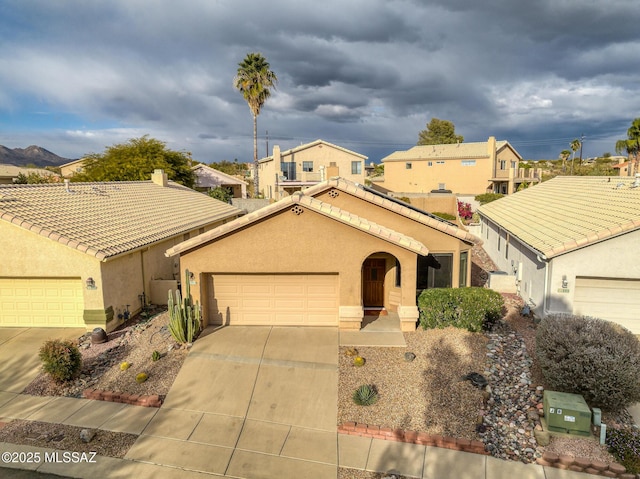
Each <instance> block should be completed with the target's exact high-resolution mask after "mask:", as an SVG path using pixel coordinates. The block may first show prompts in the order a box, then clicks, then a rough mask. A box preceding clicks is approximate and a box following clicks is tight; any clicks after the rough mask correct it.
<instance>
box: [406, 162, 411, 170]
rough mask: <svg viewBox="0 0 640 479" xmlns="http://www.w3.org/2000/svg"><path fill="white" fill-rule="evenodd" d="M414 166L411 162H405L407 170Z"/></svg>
mask: <svg viewBox="0 0 640 479" xmlns="http://www.w3.org/2000/svg"><path fill="white" fill-rule="evenodd" d="M412 166H413V165H412V164H411V163H405V164H404V167H405V169H407V170H410V169H411V167H412Z"/></svg>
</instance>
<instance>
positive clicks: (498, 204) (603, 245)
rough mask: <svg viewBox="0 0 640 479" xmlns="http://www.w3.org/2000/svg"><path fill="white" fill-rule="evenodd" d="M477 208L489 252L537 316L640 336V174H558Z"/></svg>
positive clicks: (483, 238)
mask: <svg viewBox="0 0 640 479" xmlns="http://www.w3.org/2000/svg"><path fill="white" fill-rule="evenodd" d="M478 212H479V214H480V218H481V238H482V240H483V241H484V248H485V250H486V251H487V253H488V254H489V256H490V257H491V258H492V259H493V261H494V262H495V263H496V264H497V265H498V267H499V268H500V269H501V270H502V271H504V272H506V273H508V274H510V275H513V281H514V282H515V284H516V288H517V291H518V293H519V294H520V296H521V297H522V298H523V299H524V300H525V301H526V302H527V303H528V304H529V305H530V306H531V308H532V309H533V311H534V313H535V314H536V315H538V316H540V317H543V316H546V315H548V314H551V313H572V314H579V315H586V316H594V317H598V318H602V319H607V320H610V321H615V322H617V323H619V324H621V325H622V326H624V327H626V328H627V329H629V330H631V331H632V332H634V333H635V334H640V314H639V311H640V261H638V245H639V244H640V177H636V178H620V177H611V178H608V177H594V176H571V177H568V176H564V177H563V176H559V177H556V178H553V179H552V180H549V181H546V182H544V183H541V184H539V185H536V186H534V187H531V188H528V189H526V190H523V191H520V192H518V193H515V194H514V195H511V196H508V197H504V198H501V199H499V200H497V201H494V202H492V203H489V204H486V205H484V206H482V207H480V208H479V211H478Z"/></svg>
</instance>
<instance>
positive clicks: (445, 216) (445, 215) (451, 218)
mask: <svg viewBox="0 0 640 479" xmlns="http://www.w3.org/2000/svg"><path fill="white" fill-rule="evenodd" d="M431 214H432V215H435V216H437V217H439V218H442V219H443V220H447V221H454V220H455V219H456V217H455V216H454V215H450V214H449V213H442V212H440V211H434V212H433V213H431Z"/></svg>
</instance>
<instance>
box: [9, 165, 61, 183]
mask: <svg viewBox="0 0 640 479" xmlns="http://www.w3.org/2000/svg"><path fill="white" fill-rule="evenodd" d="M20 173H22V174H23V175H25V176H28V175H29V173H36V174H38V175H40V176H55V177H57V178H58V179H59V176H58V175H56V174H55V173H54V172H52V171H49V170H45V169H43V168H23V167H20V166H14V165H0V185H11V184H13V183H14V181H15V180H17V179H18V176H19V175H20Z"/></svg>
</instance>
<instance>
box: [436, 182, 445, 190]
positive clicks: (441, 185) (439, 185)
mask: <svg viewBox="0 0 640 479" xmlns="http://www.w3.org/2000/svg"><path fill="white" fill-rule="evenodd" d="M438 189H439V190H446V189H447V185H445V184H444V183H438Z"/></svg>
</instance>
